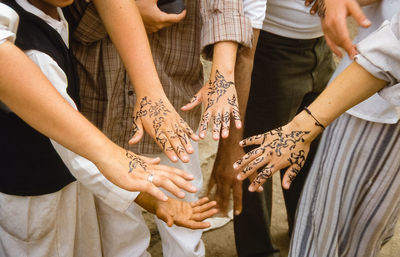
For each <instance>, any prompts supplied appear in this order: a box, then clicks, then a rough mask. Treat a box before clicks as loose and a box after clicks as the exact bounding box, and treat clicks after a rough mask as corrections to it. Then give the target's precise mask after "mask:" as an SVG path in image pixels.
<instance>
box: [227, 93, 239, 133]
mask: <svg viewBox="0 0 400 257" xmlns="http://www.w3.org/2000/svg"><path fill="white" fill-rule="evenodd" d="M233 99H234V104H231V106H232V117H233V120H234V121H235V126H236V128H237V129H240V128H241V127H242V121H241V120H240V112H239V107H238V106H239V103H238V100H237V97H233ZM228 101H229V99H228Z"/></svg>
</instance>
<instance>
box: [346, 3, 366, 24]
mask: <svg viewBox="0 0 400 257" xmlns="http://www.w3.org/2000/svg"><path fill="white" fill-rule="evenodd" d="M348 12H349V14H350V15H351V16H353V18H354V19H355V20H356V21H357V23H358V24H359V25H360V26H362V27H364V28H367V27H369V26H371V21H370V20H368V19H367V17H366V16H365V14H364V13H363V11H362V10H361V7H360V5H359V4H358V3H357V1H348Z"/></svg>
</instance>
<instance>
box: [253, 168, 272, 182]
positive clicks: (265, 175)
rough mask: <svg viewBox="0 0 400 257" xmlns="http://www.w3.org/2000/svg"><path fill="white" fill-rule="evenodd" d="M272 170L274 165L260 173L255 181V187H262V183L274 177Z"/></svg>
mask: <svg viewBox="0 0 400 257" xmlns="http://www.w3.org/2000/svg"><path fill="white" fill-rule="evenodd" d="M272 168H274V165H270V166H268V165H267V166H265V167H264V168H263V169H262V171H261V172H260V173H258V175H257V177H256V178H255V179H254V180H253V182H252V184H253V185H254V186H256V185H261V183H262V182H263V181H264V180H267V179H269V178H270V177H272Z"/></svg>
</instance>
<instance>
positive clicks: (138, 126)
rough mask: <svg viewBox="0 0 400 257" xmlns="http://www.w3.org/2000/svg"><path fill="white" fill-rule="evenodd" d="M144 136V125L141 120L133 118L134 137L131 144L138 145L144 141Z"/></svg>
mask: <svg viewBox="0 0 400 257" xmlns="http://www.w3.org/2000/svg"><path fill="white" fill-rule="evenodd" d="M143 134H144V130H143V125H142V121H141V119H140V118H139V119H136V118H135V117H134V118H133V123H132V137H131V139H130V140H129V142H128V143H129V144H131V145H133V144H136V143H138V142H139V141H140V139H142V137H143Z"/></svg>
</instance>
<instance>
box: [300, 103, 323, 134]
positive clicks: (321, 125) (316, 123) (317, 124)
mask: <svg viewBox="0 0 400 257" xmlns="http://www.w3.org/2000/svg"><path fill="white" fill-rule="evenodd" d="M304 110H305V111H306V112H307V113H308V114H309V115H310V116H311V117H312V118H313V119H314V120H315V125H316V126H318V127H321V128H323V129H325V126H324V125H323V124H322V123H321V122H319V121H318V120H317V118H315V117H314V115H312V113H311V111H310V110H309V109H308V108H307V106H306V107H304Z"/></svg>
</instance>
